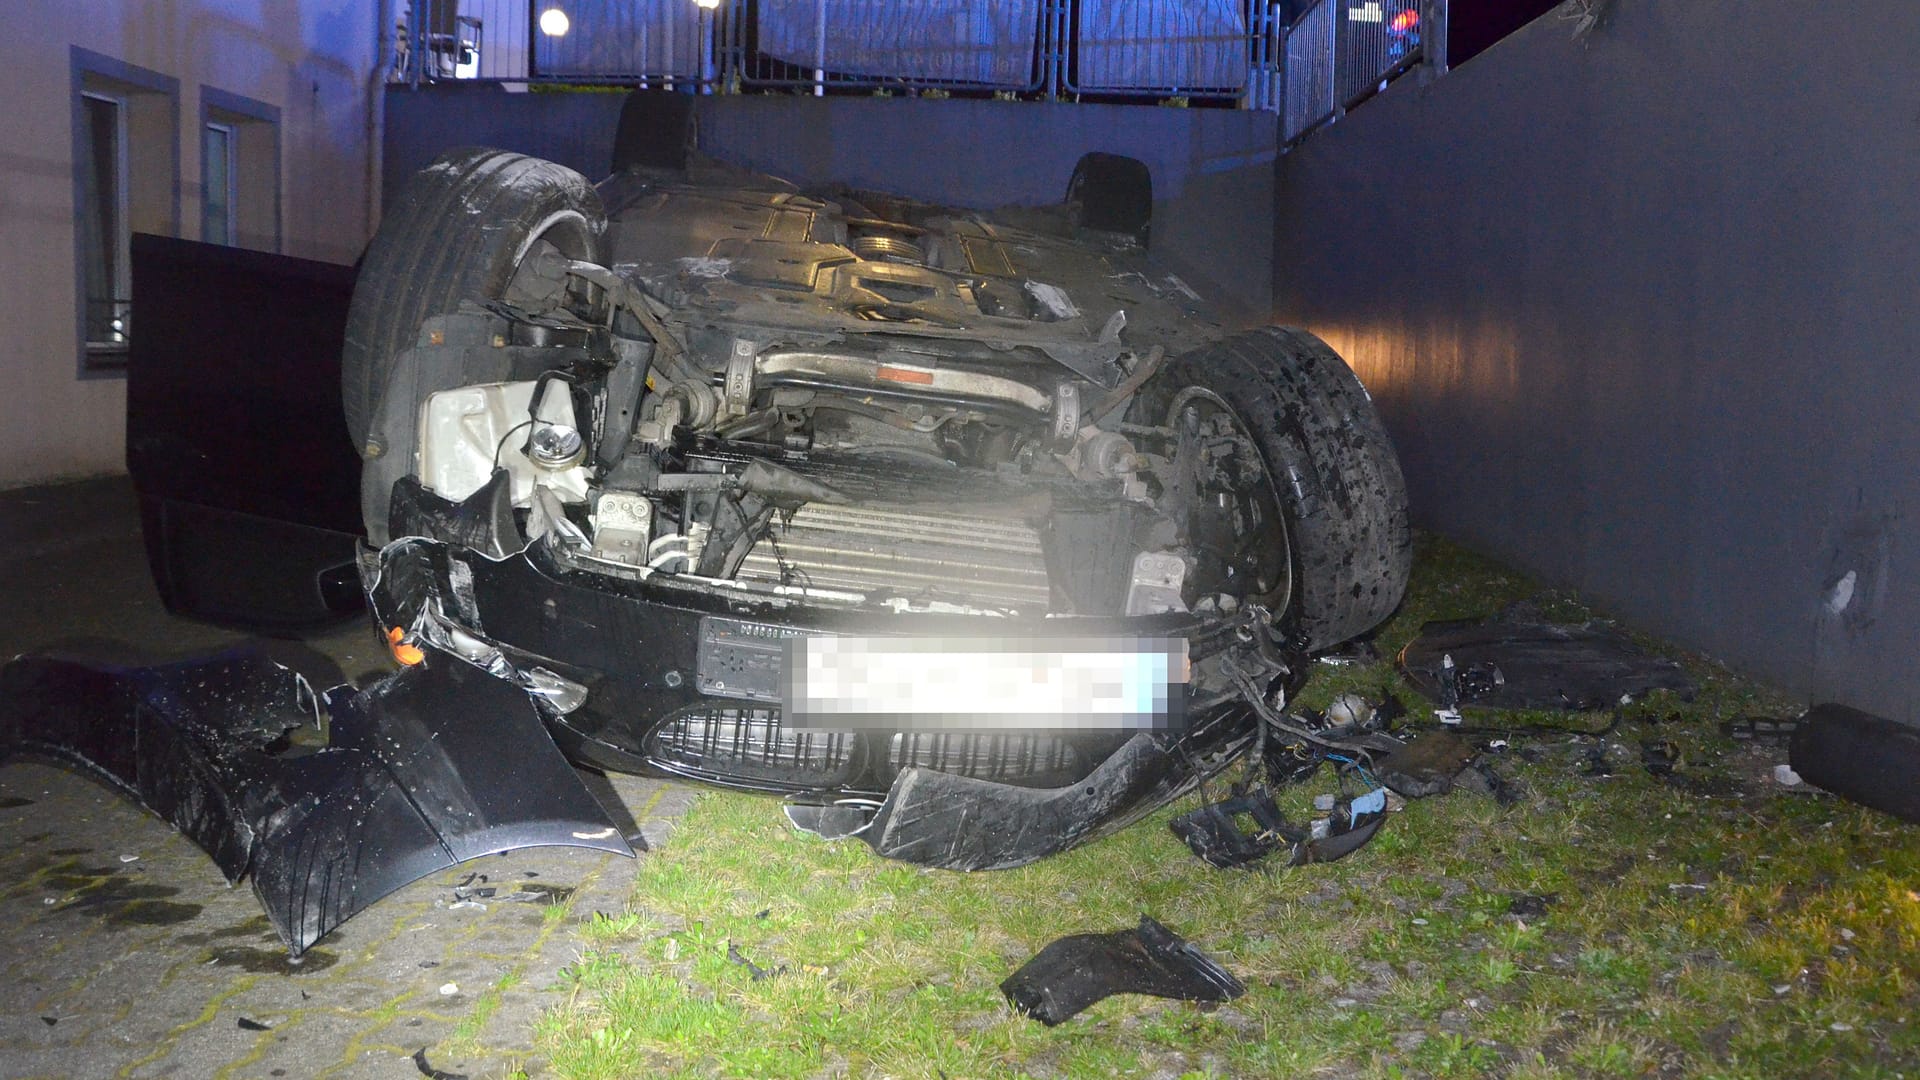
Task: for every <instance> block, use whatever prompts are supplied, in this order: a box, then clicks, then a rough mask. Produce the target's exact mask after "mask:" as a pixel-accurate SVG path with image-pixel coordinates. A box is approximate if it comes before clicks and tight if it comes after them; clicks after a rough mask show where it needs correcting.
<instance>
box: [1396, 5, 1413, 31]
mask: <svg viewBox="0 0 1920 1080" xmlns="http://www.w3.org/2000/svg"><path fill="white" fill-rule="evenodd" d="M1392 25H1393V32H1394V33H1396V34H1404V33H1406V32H1407V31H1409V30H1411V29H1413V28H1414V27H1416V26H1419V25H1420V13H1419V12H1417V11H1415V10H1413V9H1412V8H1408V9H1407V10H1405V11H1403V12H1401V13H1400V14H1398V15H1395V16H1394V17H1393V24H1392Z"/></svg>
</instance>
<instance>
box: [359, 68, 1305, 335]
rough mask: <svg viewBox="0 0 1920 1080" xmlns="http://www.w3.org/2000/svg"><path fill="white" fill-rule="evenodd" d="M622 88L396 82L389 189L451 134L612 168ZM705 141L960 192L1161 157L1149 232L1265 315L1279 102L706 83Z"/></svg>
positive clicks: (715, 147) (798, 175)
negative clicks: (850, 91)
mask: <svg viewBox="0 0 1920 1080" xmlns="http://www.w3.org/2000/svg"><path fill="white" fill-rule="evenodd" d="M621 100H622V98H621V96H620V95H617V94H575V93H564V94H534V93H527V94H522V93H508V92H506V91H504V90H501V89H499V88H497V87H491V86H447V85H441V86H435V87H428V88H424V89H422V90H417V91H416V90H407V89H395V90H391V91H389V93H388V97H387V134H386V157H385V177H386V192H387V196H388V197H389V198H391V197H392V196H393V194H394V193H396V192H398V191H399V189H400V185H401V184H402V183H403V182H404V181H405V179H406V177H407V176H409V175H410V174H412V173H413V171H414V170H416V169H418V168H419V167H420V166H422V165H425V164H426V163H427V162H428V161H431V160H432V159H433V157H434V155H436V154H438V153H439V152H440V151H441V150H444V149H446V148H447V147H449V146H456V145H461V144H464V143H480V144H486V145H491V146H500V147H503V148H506V149H510V150H519V151H522V152H525V153H530V154H537V155H539V156H541V157H545V158H549V159H552V160H554V161H558V162H561V163H562V164H565V165H569V166H571V167H573V168H575V169H577V170H579V171H580V172H582V173H585V174H586V175H587V176H589V177H591V178H594V179H598V178H599V177H601V176H603V175H605V173H606V171H607V167H608V166H607V163H608V162H609V161H610V160H611V159H612V155H613V134H614V129H615V125H616V123H617V121H618V119H619V115H620V104H621ZM697 115H698V117H699V124H700V147H701V149H702V150H704V151H706V152H707V153H710V154H712V155H714V156H715V157H718V158H721V159H723V160H727V161H731V162H735V163H737V164H740V165H745V166H748V167H750V168H755V169H759V170H761V171H763V172H769V173H773V174H774V175H777V176H783V177H786V178H787V179H790V180H794V181H796V182H799V183H845V184H853V185H858V186H861V187H868V188H873V189H877V190H882V191H889V192H892V193H895V194H899V195H907V196H911V197H914V198H919V199H924V200H927V201H930V202H939V203H946V204H950V205H957V206H971V207H980V208H986V207H993V206H1008V205H1026V206H1035V205H1042V204H1046V203H1052V202H1058V201H1059V199H1060V197H1061V195H1062V194H1063V193H1064V192H1065V190H1066V186H1067V178H1068V177H1069V176H1070V175H1071V174H1072V172H1073V165H1074V162H1076V161H1078V160H1079V158H1080V155H1081V154H1083V153H1085V152H1087V151H1089V150H1105V151H1109V152H1113V153H1120V154H1127V155H1129V156H1132V157H1137V158H1139V159H1141V160H1142V161H1145V162H1146V163H1147V165H1148V167H1149V168H1150V169H1151V170H1152V172H1153V183H1154V197H1155V201H1156V206H1155V209H1154V232H1153V246H1154V251H1155V253H1156V254H1157V255H1158V256H1160V257H1162V258H1165V259H1167V260H1168V261H1169V262H1170V263H1171V264H1172V265H1173V267H1174V268H1175V269H1177V270H1178V271H1180V272H1181V273H1182V275H1183V276H1185V277H1187V278H1188V279H1189V280H1190V281H1191V283H1192V284H1193V285H1194V286H1195V287H1196V288H1199V289H1201V290H1203V291H1211V292H1214V293H1217V294H1219V295H1221V296H1224V297H1225V298H1226V299H1228V300H1229V301H1230V302H1232V303H1234V304H1237V305H1239V306H1240V307H1243V308H1245V309H1246V310H1247V311H1249V312H1252V313H1254V314H1255V315H1256V316H1259V317H1263V316H1264V315H1265V313H1266V311H1267V308H1268V304H1269V295H1268V289H1267V285H1268V282H1269V280H1270V278H1271V270H1272V264H1271V263H1270V262H1269V261H1268V260H1269V259H1270V257H1271V255H1272V251H1271V248H1270V246H1269V245H1268V244H1266V243H1265V242H1264V240H1263V239H1262V238H1264V237H1266V236H1268V235H1269V234H1270V233H1271V231H1272V228H1273V219H1272V216H1271V215H1272V205H1273V165H1272V162H1273V158H1274V141H1275V135H1276V124H1275V119H1274V117H1273V115H1272V114H1270V113H1260V112H1242V111H1236V110H1229V109H1173V108H1158V107H1155V106H1151V105H1066V104H1057V105H1056V104H1044V103H1038V102H1016V101H976V100H933V99H925V98H904V97H899V98H866V97H827V98H812V97H798V96H793V95H756V96H720V97H708V98H701V99H700V101H699V103H698V110H697Z"/></svg>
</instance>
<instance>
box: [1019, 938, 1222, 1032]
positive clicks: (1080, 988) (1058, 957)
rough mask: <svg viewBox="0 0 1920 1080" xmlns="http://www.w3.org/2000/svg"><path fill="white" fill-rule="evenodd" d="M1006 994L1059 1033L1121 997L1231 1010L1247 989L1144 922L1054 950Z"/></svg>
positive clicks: (1064, 942) (1043, 953)
mask: <svg viewBox="0 0 1920 1080" xmlns="http://www.w3.org/2000/svg"><path fill="white" fill-rule="evenodd" d="M1000 990H1001V992H1002V993H1004V994H1005V995H1006V996H1007V1000H1008V1001H1010V1002H1012V1003H1013V1007H1014V1008H1015V1009H1017V1010H1019V1011H1020V1012H1021V1013H1022V1014H1023V1015H1026V1016H1030V1017H1032V1018H1034V1019H1035V1020H1038V1021H1040V1022H1041V1023H1043V1024H1046V1025H1047V1026H1048V1027H1052V1026H1054V1025H1055V1024H1059V1023H1062V1022H1064V1021H1066V1020H1070V1019H1072V1018H1073V1017H1074V1016H1076V1015H1078V1014H1079V1013H1080V1011H1081V1010H1083V1009H1085V1008H1087V1007H1088V1006H1089V1005H1092V1004H1094V1003H1095V1002H1097V1001H1101V1000H1103V999H1105V998H1108V997H1111V996H1113V995H1114V994H1151V995H1153V996H1155V997H1164V998H1174V999H1176V1000H1179V1001H1213V1002H1226V1001H1232V1000H1233V999H1234V998H1237V997H1239V996H1240V995H1242V994H1244V993H1246V992H1247V987H1246V984H1244V983H1242V982H1241V981H1240V980H1239V979H1237V978H1235V977H1234V975H1233V973H1232V972H1229V971H1228V970H1227V969H1226V968H1224V967H1221V966H1220V964H1219V963H1218V962H1216V961H1215V960H1214V959H1213V958H1212V957H1209V956H1208V955H1207V954H1205V953H1203V952H1201V951H1200V950H1199V949H1197V948H1195V947H1194V946H1193V945H1191V944H1189V943H1188V942H1187V940H1186V939H1185V938H1182V937H1181V936H1180V935H1178V934H1176V933H1174V932H1173V931H1171V930H1169V929H1167V928H1166V927H1164V926H1162V925H1160V923H1158V922H1156V921H1155V920H1154V919H1153V918H1152V917H1150V916H1147V915H1142V916H1140V925H1139V926H1138V927H1136V928H1134V929H1132V930H1122V931H1120V932H1118V933H1113V934H1074V935H1071V936H1069V937H1063V938H1060V939H1058V940H1057V941H1054V942H1052V943H1050V944H1049V945H1047V947H1046V948H1044V949H1041V950H1040V951H1039V952H1038V953H1037V954H1035V955H1034V957H1033V959H1031V960H1028V961H1027V962H1026V963H1025V964H1022V965H1021V966H1020V970H1018V971H1016V972H1014V973H1013V974H1012V975H1010V976H1008V977H1007V979H1006V981H1005V982H1002V983H1001V984H1000Z"/></svg>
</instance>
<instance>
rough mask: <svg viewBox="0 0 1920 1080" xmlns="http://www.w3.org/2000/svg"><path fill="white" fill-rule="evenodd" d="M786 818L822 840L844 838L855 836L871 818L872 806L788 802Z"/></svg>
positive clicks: (795, 826) (800, 828)
mask: <svg viewBox="0 0 1920 1080" xmlns="http://www.w3.org/2000/svg"><path fill="white" fill-rule="evenodd" d="M785 809H786V812H787V820H788V821H791V822H793V827H794V828H796V829H799V830H801V831H802V832H810V833H812V834H814V835H815V836H818V837H820V838H821V839H823V840H845V839H846V838H847V837H849V836H855V835H858V834H859V833H860V831H861V830H862V829H865V828H866V827H867V824H868V823H869V822H871V821H872V820H873V807H871V806H847V805H843V804H832V805H826V806H822V805H819V804H815V803H788V804H787V805H786V807H785Z"/></svg>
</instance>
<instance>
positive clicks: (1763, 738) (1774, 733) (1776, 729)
mask: <svg viewBox="0 0 1920 1080" xmlns="http://www.w3.org/2000/svg"><path fill="white" fill-rule="evenodd" d="M1799 728H1800V722H1799V721H1798V720H1776V719H1774V718H1773V717H1770V716H1736V717H1734V718H1733V719H1731V720H1722V721H1721V722H1720V734H1722V735H1725V736H1726V737H1727V738H1729V739H1732V740H1734V741H1735V742H1750V743H1765V744H1770V745H1779V746H1784V745H1786V743H1787V742H1788V740H1790V739H1792V738H1793V733H1794V732H1795V731H1797V730H1799Z"/></svg>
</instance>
